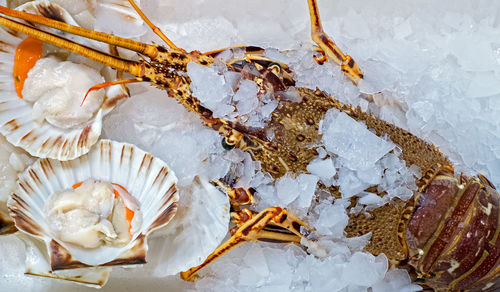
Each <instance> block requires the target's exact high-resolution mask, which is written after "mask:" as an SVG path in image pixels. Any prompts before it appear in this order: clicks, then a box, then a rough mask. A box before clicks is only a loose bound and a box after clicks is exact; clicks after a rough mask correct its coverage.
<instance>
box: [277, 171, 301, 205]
mask: <svg viewBox="0 0 500 292" xmlns="http://www.w3.org/2000/svg"><path fill="white" fill-rule="evenodd" d="M276 193H277V195H278V198H279V200H280V201H281V203H282V204H283V205H288V204H290V203H291V202H293V201H294V200H295V199H296V198H297V197H298V196H299V183H298V181H297V180H296V179H293V178H292V177H290V176H289V175H286V176H284V177H282V178H281V179H280V180H279V181H278V182H277V183H276Z"/></svg>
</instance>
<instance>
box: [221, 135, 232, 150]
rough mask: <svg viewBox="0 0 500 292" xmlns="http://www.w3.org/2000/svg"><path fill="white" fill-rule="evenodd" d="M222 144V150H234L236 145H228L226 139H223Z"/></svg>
mask: <svg viewBox="0 0 500 292" xmlns="http://www.w3.org/2000/svg"><path fill="white" fill-rule="evenodd" d="M221 144H222V148H224V149H226V150H233V149H234V144H228V143H227V141H226V137H224V138H222V141H221Z"/></svg>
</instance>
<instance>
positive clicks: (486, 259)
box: [405, 171, 500, 291]
mask: <svg viewBox="0 0 500 292" xmlns="http://www.w3.org/2000/svg"><path fill="white" fill-rule="evenodd" d="M499 198H500V195H499V194H498V192H497V191H496V190H495V188H494V187H493V186H492V185H490V184H489V183H488V182H487V181H482V180H481V179H480V178H478V177H472V178H468V177H466V176H465V175H462V176H461V177H460V178H459V180H457V179H455V178H454V177H453V175H452V174H451V173H449V172H444V171H443V172H441V173H439V174H438V175H437V176H436V177H435V178H434V179H433V180H432V181H431V182H430V183H429V184H428V185H427V187H426V188H425V190H424V191H423V193H421V194H420V197H419V199H418V203H417V207H416V209H415V211H414V213H413V215H412V217H411V218H410V220H409V222H408V224H407V227H406V231H405V235H406V236H405V237H406V240H407V243H408V247H409V249H410V260H409V264H410V265H411V266H413V267H414V268H415V270H416V271H417V273H418V274H419V277H420V278H423V280H424V284H426V285H428V286H429V287H432V288H434V289H436V290H442V291H449V290H454V291H455V290H457V291H458V290H473V291H493V290H495V289H498V288H500V281H499V280H498V275H499V274H500V238H499V232H500V226H499V224H500V216H499V212H500V208H499Z"/></svg>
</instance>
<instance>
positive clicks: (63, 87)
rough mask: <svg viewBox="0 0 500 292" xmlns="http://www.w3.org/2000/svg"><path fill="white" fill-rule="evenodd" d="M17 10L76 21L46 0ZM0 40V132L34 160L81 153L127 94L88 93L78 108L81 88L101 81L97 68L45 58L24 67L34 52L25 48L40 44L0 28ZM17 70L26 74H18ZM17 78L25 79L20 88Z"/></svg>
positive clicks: (116, 90) (120, 91) (108, 90)
mask: <svg viewBox="0 0 500 292" xmlns="http://www.w3.org/2000/svg"><path fill="white" fill-rule="evenodd" d="M21 9H25V10H27V11H29V12H31V13H38V14H42V15H44V13H49V12H50V13H51V14H55V15H58V16H59V18H60V19H59V20H63V21H65V22H68V23H71V24H77V23H76V22H75V20H73V19H72V18H71V15H70V14H69V13H68V12H67V11H66V10H64V9H63V8H62V7H60V6H59V5H57V4H53V3H51V2H49V1H35V2H30V3H27V4H24V5H23V6H22V7H21ZM44 16H50V15H44ZM0 40H1V41H0V47H1V50H0V133H1V134H3V135H4V136H5V137H6V138H7V140H8V141H9V142H10V143H12V144H13V145H15V146H18V147H20V148H23V149H24V150H26V151H27V152H28V153H30V154H31V155H33V156H36V157H40V158H53V159H58V160H69V159H74V158H76V157H78V156H80V155H83V154H85V153H87V152H88V151H89V150H90V148H91V147H92V145H93V144H95V143H96V142H97V140H98V138H99V136H100V134H101V129H102V118H103V116H104V115H106V114H107V113H108V112H109V111H111V110H112V109H113V108H114V106H115V105H116V104H117V102H118V101H119V100H121V99H123V98H126V97H128V93H127V91H126V89H125V88H124V87H122V86H113V87H109V88H106V90H105V91H104V90H100V91H93V92H91V93H90V94H89V96H88V97H87V100H88V98H89V97H90V100H88V101H89V102H88V103H87V101H86V102H85V103H84V104H83V106H80V103H81V101H82V100H83V97H84V96H85V93H86V91H87V90H88V89H89V88H90V87H92V86H93V85H96V84H98V83H102V82H104V81H105V80H104V78H103V77H102V76H101V75H100V73H99V71H97V70H96V69H99V68H98V67H95V68H92V67H89V66H87V65H83V64H76V63H73V62H71V61H67V60H66V61H64V60H59V59H58V58H56V57H54V56H51V57H49V58H41V59H40V60H38V61H37V62H36V64H35V65H34V66H33V68H31V69H25V68H27V67H30V66H27V65H24V63H23V62H25V60H29V59H30V58H31V57H33V56H34V55H36V53H35V54H33V55H30V53H26V52H27V51H28V50H30V49H32V50H35V51H36V50H41V49H40V48H39V47H40V46H41V44H37V43H36V41H33V40H32V39H30V38H26V37H25V36H24V35H22V34H19V33H16V32H13V31H11V30H8V29H5V28H0ZM89 45H91V44H89ZM38 54H40V53H38ZM34 58H35V59H36V57H34ZM16 60H17V61H16ZM89 64H90V65H91V63H89ZM26 70H28V71H29V74H28V73H27V72H26ZM19 72H22V74H27V77H26V78H25V77H22V78H20V77H19V76H21V75H20V74H21V73H19ZM19 80H25V82H24V81H23V82H24V86H23V85H19V84H20V83H19Z"/></svg>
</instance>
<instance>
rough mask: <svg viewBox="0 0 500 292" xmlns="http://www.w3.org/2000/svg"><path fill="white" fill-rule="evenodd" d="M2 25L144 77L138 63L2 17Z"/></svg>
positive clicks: (0, 19)
mask: <svg viewBox="0 0 500 292" xmlns="http://www.w3.org/2000/svg"><path fill="white" fill-rule="evenodd" d="M0 25H3V26H5V27H7V28H10V29H12V30H14V31H17V32H20V33H23V34H26V35H28V36H31V37H33V38H36V39H39V40H41V41H43V42H46V43H49V44H52V45H55V46H58V47H60V48H63V49H66V50H68V51H70V52H73V53H76V54H78V55H81V56H84V57H86V58H89V59H91V60H94V61H96V62H98V63H101V64H103V65H106V66H109V67H112V68H114V69H116V70H120V71H124V72H128V73H130V74H132V75H134V76H138V77H140V76H142V74H143V68H142V66H141V65H139V64H137V63H136V62H132V61H128V60H124V59H121V58H118V57H114V56H111V55H108V54H105V53H102V52H99V51H97V50H94V49H91V48H89V47H86V46H83V45H80V44H78V43H75V42H73V41H70V40H67V39H64V38H61V37H59V36H56V35H54V34H51V33H48V32H45V31H40V30H37V29H36V28H33V27H30V26H27V25H25V24H22V23H19V22H17V21H14V20H11V19H8V18H5V17H3V16H0Z"/></svg>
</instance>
